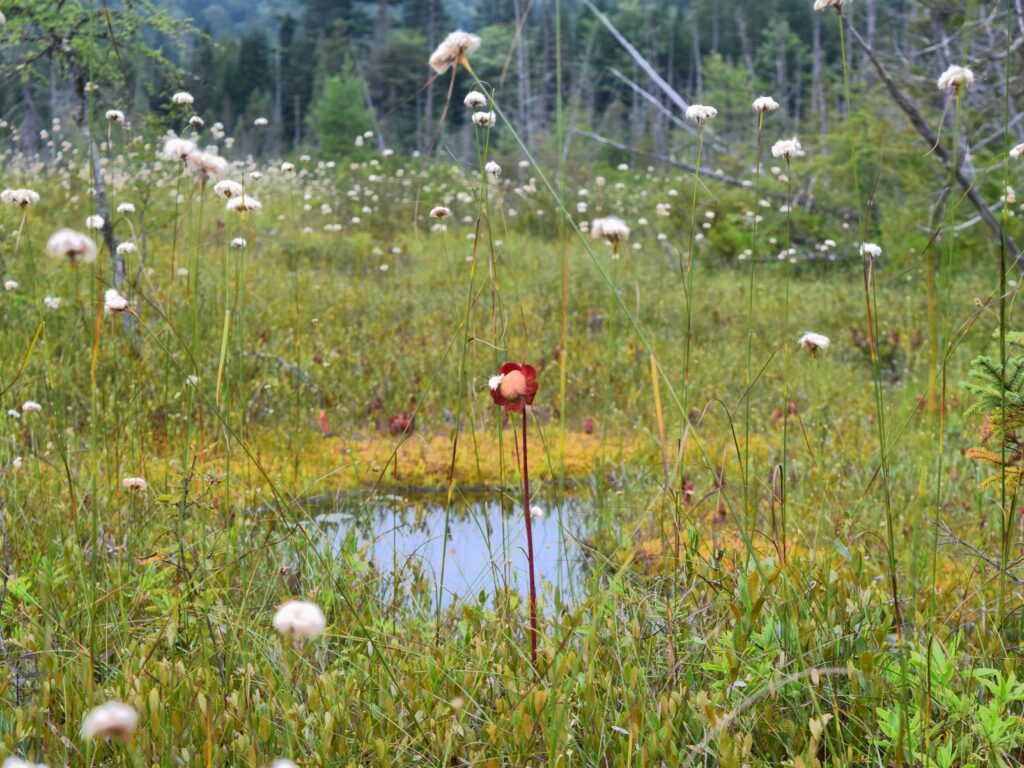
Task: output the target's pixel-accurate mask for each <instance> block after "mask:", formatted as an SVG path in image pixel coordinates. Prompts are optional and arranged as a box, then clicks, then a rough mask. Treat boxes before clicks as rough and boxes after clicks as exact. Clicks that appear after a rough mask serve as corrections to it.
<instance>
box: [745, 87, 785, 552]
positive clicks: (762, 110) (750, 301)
mask: <svg viewBox="0 0 1024 768" xmlns="http://www.w3.org/2000/svg"><path fill="white" fill-rule="evenodd" d="M751 108H752V109H753V110H754V113H755V114H756V115H757V131H756V138H755V153H754V200H755V202H756V201H757V200H759V199H760V198H761V153H762V141H763V138H764V120H765V116H766V115H769V114H771V113H773V112H775V111H776V110H777V109H778V108H779V103H778V102H777V101H776V100H775V99H773V98H772V97H771V96H760V97H758V98H756V99H754V101H753V103H752V104H751ZM755 210H756V208H755ZM759 221H760V217H758V216H757V215H756V214H755V215H754V217H753V221H752V222H751V231H750V255H751V258H750V276H749V281H748V287H747V365H746V372H747V377H746V387H745V390H744V391H745V394H744V397H743V411H744V415H743V511H744V517H745V519H746V524H747V526H748V531H747V536H748V539H750V538H751V537H752V536H753V535H754V525H755V523H756V515H755V514H754V512H755V510H754V509H753V508H752V505H751V502H750V477H751V474H750V397H751V394H752V390H753V387H754V370H753V357H754V287H755V286H754V271H755V270H754V267H755V264H756V262H757V259H756V258H755V256H756V254H757V253H758V245H757V229H758V226H757V225H758V223H759Z"/></svg>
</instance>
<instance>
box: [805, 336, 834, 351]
mask: <svg viewBox="0 0 1024 768" xmlns="http://www.w3.org/2000/svg"><path fill="white" fill-rule="evenodd" d="M831 343H832V342H831V341H830V340H829V338H828V336H823V335H822V334H820V333H805V334H804V335H803V336H801V337H800V346H801V347H803V348H804V349H806V350H807V351H808V352H817V351H818V350H819V349H828V345H829V344H831Z"/></svg>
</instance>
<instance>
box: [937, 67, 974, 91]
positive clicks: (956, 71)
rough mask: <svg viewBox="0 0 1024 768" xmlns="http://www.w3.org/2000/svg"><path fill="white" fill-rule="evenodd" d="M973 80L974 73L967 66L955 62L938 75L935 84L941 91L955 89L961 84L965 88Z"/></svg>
mask: <svg viewBox="0 0 1024 768" xmlns="http://www.w3.org/2000/svg"><path fill="white" fill-rule="evenodd" d="M973 82H974V73H973V72H972V71H971V70H970V69H969V68H968V67H958V66H956V65H955V64H954V65H953V66H951V67H950V68H949V69H947V70H946V71H945V72H943V73H942V74H941V75H939V79H938V80H936V81H935V84H936V85H937V86H938V87H939V90H941V91H955V90H958V89H959V88H960V87H961V86H963V87H964V88H966V87H967V86H968V85H970V84H971V83H973Z"/></svg>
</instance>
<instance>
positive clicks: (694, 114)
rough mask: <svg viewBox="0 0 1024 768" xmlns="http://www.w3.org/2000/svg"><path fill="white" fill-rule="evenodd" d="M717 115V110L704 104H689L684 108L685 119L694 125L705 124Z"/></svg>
mask: <svg viewBox="0 0 1024 768" xmlns="http://www.w3.org/2000/svg"><path fill="white" fill-rule="evenodd" d="M717 115H718V110H717V109H715V108H714V107H709V106H708V105H706V104H691V105H690V106H688V107H687V108H686V119H687V120H693V122H695V123H701V124H703V123H706V122H707V121H708V120H710V119H711V118H713V117H715V116H717Z"/></svg>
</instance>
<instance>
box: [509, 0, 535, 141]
mask: <svg viewBox="0 0 1024 768" xmlns="http://www.w3.org/2000/svg"><path fill="white" fill-rule="evenodd" d="M512 7H513V12H514V13H515V15H516V26H517V29H519V30H522V29H523V27H524V26H525V21H526V20H525V19H523V16H522V10H521V8H520V5H519V0H512ZM515 46H516V97H517V107H518V110H517V111H518V112H519V125H520V128H521V130H522V132H523V141H524V142H525V143H529V142H530V137H531V136H532V135H533V124H532V122H531V120H530V92H529V89H530V73H529V69H528V68H527V66H526V35H525V34H517V35H516V42H515Z"/></svg>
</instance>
